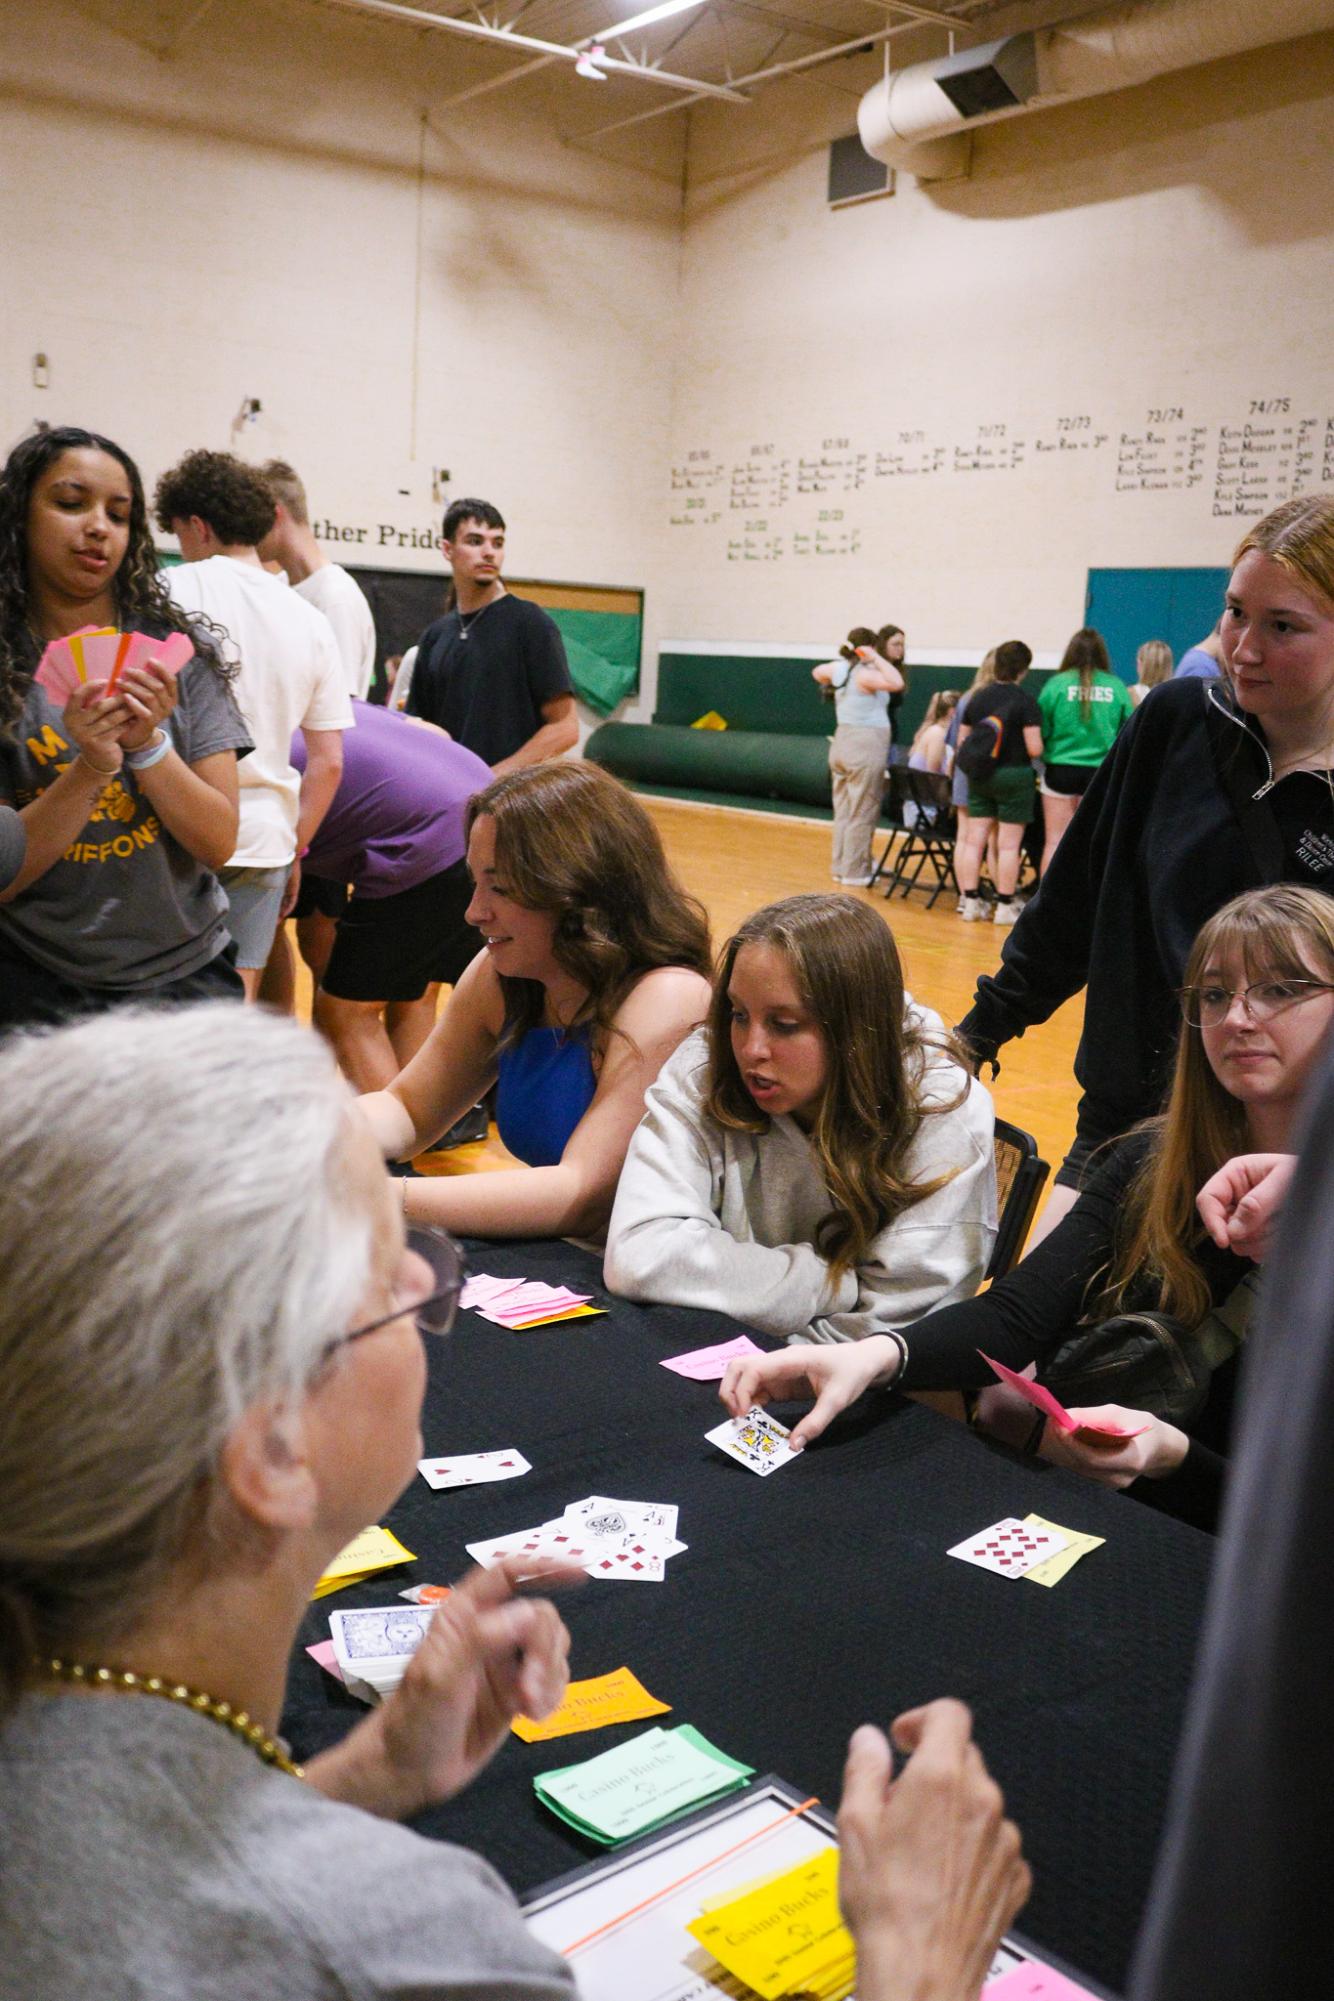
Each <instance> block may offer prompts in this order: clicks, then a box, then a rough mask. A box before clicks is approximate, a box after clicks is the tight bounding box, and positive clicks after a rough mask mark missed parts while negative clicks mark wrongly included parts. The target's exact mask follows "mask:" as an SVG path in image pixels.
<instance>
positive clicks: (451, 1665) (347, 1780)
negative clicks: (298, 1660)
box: [306, 1560, 582, 1820]
mask: <svg viewBox="0 0 1334 2001" xmlns="http://www.w3.org/2000/svg"><path fill="white" fill-rule="evenodd" d="M535 1572H536V1574H540V1576H541V1578H542V1581H543V1582H545V1583H550V1584H567V1583H571V1582H573V1581H574V1580H575V1579H576V1578H579V1577H582V1572H580V1571H576V1570H571V1569H570V1568H569V1567H568V1566H564V1565H555V1564H552V1565H546V1566H535V1565H534V1564H533V1563H532V1561H531V1560H529V1561H528V1562H526V1563H499V1564H497V1565H496V1566H495V1567H494V1568H493V1569H491V1570H473V1571H470V1572H469V1573H468V1575H467V1576H466V1577H465V1578H464V1579H463V1581H462V1582H461V1583H460V1584H457V1585H455V1587H454V1589H453V1591H451V1593H450V1595H449V1597H448V1598H447V1599H446V1600H445V1602H444V1604H443V1605H441V1606H440V1608H439V1610H438V1611H437V1612H436V1615H435V1617H434V1619H433V1620H432V1621H431V1625H430V1627H429V1629H428V1631H427V1634H426V1637H425V1639H424V1640H423V1641H422V1643H421V1645H420V1646H419V1647H418V1648H417V1651H416V1653H415V1654H414V1655H413V1657H412V1660H411V1662H410V1663H409V1665H408V1668H407V1670H406V1672H405V1673H404V1676H403V1679H402V1681H401V1683H400V1684H399V1686H398V1688H397V1689H396V1690H395V1691H394V1693H393V1694H392V1695H391V1696H389V1697H388V1698H387V1700H386V1701H385V1702H384V1703H382V1704H381V1706H380V1707H379V1708H378V1709H376V1710H375V1711H374V1712H373V1714H372V1715H370V1716H368V1717H367V1718H366V1720H365V1722H363V1723H361V1724H359V1725H358V1726H357V1728H356V1729H355V1730H353V1731H352V1732H351V1733H350V1734H349V1735H348V1736H347V1737H346V1738H345V1739H344V1740H343V1742H342V1744H340V1745H338V1746H337V1747H336V1748H335V1749H334V1750H332V1751H328V1752H325V1753H324V1754H323V1755H322V1756H321V1757H319V1758H316V1759H314V1760H312V1762H311V1763H310V1764H309V1765H308V1766H307V1767H306V1776H307V1778H308V1779H309V1780H310V1781H311V1782H312V1783H313V1784H314V1785H316V1786H318V1787H319V1788H320V1790H321V1791H322V1792H325V1793H327V1794H328V1795H329V1796H330V1797H331V1798H333V1799H339V1800H343V1801H345V1802H347V1803H348V1804H349V1805H353V1806H360V1807H364V1808H366V1809H367V1810H368V1811H369V1812H372V1813H378V1814H381V1815H383V1816H384V1817H385V1818H387V1819H391V1820H401V1819H403V1818H404V1817H405V1816H407V1815H408V1814H411V1813H416V1812H418V1811H419V1810H420V1809H421V1808H423V1807H426V1806H434V1805H435V1804H437V1803H438V1802H439V1801H440V1800H444V1799H448V1798H450V1796H451V1795H452V1794H454V1793H456V1792H458V1791H459V1790H460V1789H461V1788H462V1787H463V1786H465V1785H467V1783H468V1781H469V1780H470V1779H471V1778H473V1777H474V1775H475V1774H476V1773H477V1772H478V1771H480V1770H481V1768H482V1766H483V1765H485V1764H486V1763H487V1762H488V1760H489V1759H490V1758H491V1757H492V1756H493V1755H494V1753H495V1751H496V1749H497V1746H498V1745H499V1744H500V1743H501V1741H502V1739H503V1738H504V1736H505V1733H506V1732H507V1731H508V1729H509V1727H510V1724H511V1722H512V1721H513V1720H514V1718H515V1717H516V1716H520V1715H523V1716H531V1717H534V1718H541V1717H543V1716H546V1715H549V1714H550V1712H551V1711H552V1710H553V1709H554V1708H555V1707H556V1706H557V1704H558V1703H559V1702H560V1700H561V1697H562V1696H563V1695H564V1693H565V1688H566V1684H567V1683H568V1681H569V1678H570V1677H569V1665H568V1656H569V1651H570V1636H569V1633H568V1632H567V1631H566V1629H565V1624H564V1621H563V1620H562V1619H561V1616H560V1614H559V1613H558V1612H557V1610H556V1608H555V1606H554V1605H552V1604H550V1603H549V1602H548V1601H547V1600H546V1599H544V1598H530V1597H527V1596H524V1597H522V1598H521V1597H517V1596H516V1595H515V1594H516V1588H517V1586H518V1583H519V1581H520V1577H521V1576H527V1577H528V1578H530V1579H531V1578H532V1576H533V1575H534V1574H535Z"/></svg>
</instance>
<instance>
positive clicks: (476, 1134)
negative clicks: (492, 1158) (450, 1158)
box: [422, 1104, 490, 1153]
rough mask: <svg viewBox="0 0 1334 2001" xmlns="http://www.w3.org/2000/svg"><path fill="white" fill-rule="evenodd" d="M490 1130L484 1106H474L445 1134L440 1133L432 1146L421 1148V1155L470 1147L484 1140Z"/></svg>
mask: <svg viewBox="0 0 1334 2001" xmlns="http://www.w3.org/2000/svg"><path fill="white" fill-rule="evenodd" d="M489 1130H490V1121H489V1119H488V1117H487V1110H486V1106H485V1105H484V1104H483V1105H474V1106H473V1108H472V1110H471V1111H468V1112H465V1113H464V1114H463V1117H462V1118H461V1119H456V1120H455V1121H454V1123H453V1125H452V1126H451V1127H450V1128H449V1131H448V1132H446V1133H441V1135H440V1137H439V1139H438V1140H437V1141H436V1142H435V1144H434V1146H426V1147H423V1148H422V1152H423V1153H447V1152H448V1151H449V1149H450V1148H451V1147H454V1146H472V1145H473V1144H474V1142H475V1141H477V1140H479V1139H485V1138H486V1135H487V1133H488V1131H489Z"/></svg>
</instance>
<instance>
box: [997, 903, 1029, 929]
mask: <svg viewBox="0 0 1334 2001" xmlns="http://www.w3.org/2000/svg"><path fill="white" fill-rule="evenodd" d="M1022 915H1023V906H1022V904H1018V903H1014V902H1011V901H1009V900H1007V899H1006V898H1005V897H1002V898H1001V899H1000V901H999V902H998V903H997V905H996V916H995V919H994V921H995V922H996V923H997V924H1017V923H1018V922H1019V919H1020V917H1021V916H1022Z"/></svg>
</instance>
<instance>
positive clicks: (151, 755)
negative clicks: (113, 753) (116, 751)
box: [125, 729, 171, 771]
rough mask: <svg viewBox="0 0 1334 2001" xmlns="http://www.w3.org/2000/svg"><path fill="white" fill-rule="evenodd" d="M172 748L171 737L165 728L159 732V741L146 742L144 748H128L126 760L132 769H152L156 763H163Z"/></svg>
mask: <svg viewBox="0 0 1334 2001" xmlns="http://www.w3.org/2000/svg"><path fill="white" fill-rule="evenodd" d="M170 749H171V738H170V737H169V736H168V735H167V732H166V731H165V730H164V729H160V730H159V731H158V733H157V742H156V743H150V744H146V745H145V746H144V748H143V749H142V750H127V751H126V753H125V762H126V763H127V764H128V765H129V767H130V770H131V771H151V770H152V768H153V766H154V765H155V764H161V762H162V760H163V758H164V757H165V756H166V755H167V752H168V751H169V750H170Z"/></svg>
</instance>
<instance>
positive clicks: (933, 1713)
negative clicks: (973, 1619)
mask: <svg viewBox="0 0 1334 2001" xmlns="http://www.w3.org/2000/svg"><path fill="white" fill-rule="evenodd" d="M892 1734H893V1738H894V1742H895V1744H896V1745H897V1746H898V1748H899V1749H900V1750H901V1751H907V1752H909V1753H911V1756H910V1758H909V1762H908V1765H907V1769H906V1770H905V1771H904V1773H903V1775H902V1777H901V1778H898V1779H895V1778H894V1777H893V1766H892V1761H891V1756H890V1749H889V1744H888V1743H887V1742H886V1739H885V1737H884V1735H883V1733H882V1732H881V1731H879V1730H876V1729H874V1728H873V1727H872V1726H871V1725H870V1724H863V1726H862V1728H861V1729H860V1730H858V1731H856V1732H855V1733H854V1735H853V1738H852V1742H851V1744H850V1745H849V1747H848V1762H847V1766H846V1768H845V1771H844V1775H843V1800H842V1804H841V1806H840V1808H839V1815H838V1836H839V1884H838V1893H839V1902H840V1904H841V1905H842V1907H843V1915H844V1918H845V1920H846V1922H847V1925H848V1929H849V1930H850V1931H851V1933H852V1935H853V1937H854V1938H855V1939H856V1941H857V1994H858V1997H859V2001H909V1997H913V2001H916V1998H917V1997H923V1996H930V2001H977V1995H978V1992H979V1990H980V1988H981V1985H982V1981H983V1979H984V1978H985V1976H986V1972H987V1968H988V1966H989V1965H990V1962H991V1957H992V1954H993V1953H994V1951H995V1948H996V1945H997V1943H998V1941H999V1939H1000V1937H1001V1935H1002V1933H1003V1932H1004V1931H1005V1930H1006V1928H1007V1926H1008V1925H1009V1924H1010V1922H1011V1921H1012V1919H1013V1918H1014V1915H1015V1913H1016V1911H1018V1910H1019V1909H1020V1908H1021V1906H1022V1905H1023V1904H1024V1903H1025V1902H1026V1901H1027V1898H1028V1893H1029V1890H1030V1888H1031V1885H1032V1877H1031V1875H1030V1873H1029V1869H1028V1865H1027V1863H1026V1862H1025V1861H1024V1859H1023V1854H1022V1851H1021V1847H1020V1840H1019V1830H1018V1829H1017V1828H1016V1827H1015V1826H1014V1825H1013V1823H1012V1822H1010V1821H1008V1820H1006V1819H1005V1817H1004V1815H1005V1802H1004V1800H1003V1799H1002V1798H1001V1793H1000V1788H999V1787H998V1786H997V1785H996V1783H995V1781H994V1780H993V1779H992V1778H991V1777H990V1776H989V1775H988V1773H987V1768H986V1766H985V1765H984V1764H983V1762H982V1755H981V1753H980V1752H979V1750H978V1748H977V1746H976V1745H975V1744H974V1743H973V1741H972V1719H971V1717H970V1716H969V1713H968V1711H967V1710H966V1709H965V1708H964V1706H963V1704H962V1703H959V1702H949V1701H942V1702H932V1703H929V1704H928V1705H927V1706H926V1707H925V1708H923V1709H914V1710H910V1711H909V1712H908V1713H907V1714H906V1715H904V1716H900V1717H899V1718H898V1720H897V1722H896V1723H895V1724H894V1726H893V1733H892Z"/></svg>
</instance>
